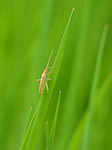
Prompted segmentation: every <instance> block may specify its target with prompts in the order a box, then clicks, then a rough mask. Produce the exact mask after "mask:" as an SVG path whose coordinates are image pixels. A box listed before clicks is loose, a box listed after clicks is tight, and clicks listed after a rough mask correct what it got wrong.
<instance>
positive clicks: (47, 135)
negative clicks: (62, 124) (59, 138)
mask: <svg viewBox="0 0 112 150" xmlns="http://www.w3.org/2000/svg"><path fill="white" fill-rule="evenodd" d="M46 150H50V142H49V129H48V121H46Z"/></svg>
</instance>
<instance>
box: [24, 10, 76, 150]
mask: <svg viewBox="0 0 112 150" xmlns="http://www.w3.org/2000/svg"><path fill="white" fill-rule="evenodd" d="M73 12H74V8H73V9H72V12H71V14H70V17H69V19H68V22H67V25H66V27H65V30H64V33H63V36H62V40H61V43H60V46H59V49H58V52H57V55H56V59H55V62H54V65H53V69H52V71H53V72H56V73H55V74H52V75H51V79H52V82H51V84H50V89H49V92H48V93H47V94H46V90H45V88H44V90H43V94H42V95H40V99H39V102H38V105H37V109H36V112H35V114H36V115H35V119H34V123H33V126H31V128H30V130H29V131H27V132H30V134H28V137H26V139H25V141H24V143H27V142H28V144H25V145H24V150H26V149H27V150H31V149H32V150H34V149H35V146H36V143H37V140H38V137H39V134H40V131H41V128H42V124H43V122H44V119H45V116H46V112H47V109H48V105H49V102H50V98H51V95H52V92H53V88H54V85H55V82H56V79H57V76H58V72H59V69H60V66H61V62H62V58H63V54H64V46H65V44H66V40H67V35H68V31H69V26H70V23H71V19H72V16H73ZM26 140H27V141H26Z"/></svg>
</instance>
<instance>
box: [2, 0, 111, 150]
mask: <svg viewBox="0 0 112 150" xmlns="http://www.w3.org/2000/svg"><path fill="white" fill-rule="evenodd" d="M73 7H75V12H74V16H73V19H72V23H71V26H70V32H69V36H68V40H67V43H66V49H65V54H64V59H63V61H62V65H61V69H60V72H59V75H58V79H57V81H56V85H55V88H54V91H53V94H52V99H51V102H50V105H49V109H48V112H47V114H46V120H48V121H49V124H51V122H52V119H53V117H54V112H55V108H56V104H57V98H58V92H59V90H60V89H61V90H62V96H61V105H60V110H59V116H58V122H57V128H56V134H55V142H54V150H66V149H70V150H72V149H73V150H81V149H82V147H81V143H82V139H83V134H79V133H80V132H81V130H83V129H82V128H84V124H85V123H84V122H83V119H84V116H85V113H86V112H87V106H88V101H89V96H90V91H91V85H92V80H93V75H94V70H95V64H96V57H97V52H98V48H99V44H100V39H101V35H102V32H103V28H104V25H105V24H108V25H109V30H108V35H107V38H106V44H105V48H104V54H103V60H102V64H101V74H100V81H99V86H98V91H97V95H98V96H96V99H95V100H96V102H97V103H96V104H95V107H94V117H93V123H92V125H91V135H92V136H91V140H90V143H89V149H90V150H112V83H111V84H109V87H108V88H107V85H106V83H107V82H108V78H109V75H110V72H111V70H112V0H32V1H30V0H19V1H17V0H10V1H8V0H4V1H3V0H0V149H1V150H19V149H20V146H21V143H22V138H23V133H24V128H25V124H26V120H27V115H28V112H29V109H30V106H32V107H33V110H35V107H36V104H37V101H38V96H39V94H38V84H37V83H36V79H38V78H40V75H41V74H42V72H43V70H44V69H45V66H46V63H47V60H48V57H49V55H50V52H51V50H52V49H53V50H54V54H53V56H55V55H56V53H57V49H58V46H59V43H60V40H61V37H62V34H63V31H64V28H65V25H66V23H67V19H68V17H69V14H70V12H71V9H72V8H73ZM104 87H105V88H106V90H104ZM102 95H103V96H102ZM43 129H45V125H43ZM77 132H78V133H77ZM75 133H76V139H75V140H74V135H75ZM82 133H84V132H83V131H82ZM77 134H78V135H79V136H78V137H77ZM37 145H38V149H39V150H44V149H45V134H44V130H43V131H42V133H41V135H40V139H39V140H38V142H37Z"/></svg>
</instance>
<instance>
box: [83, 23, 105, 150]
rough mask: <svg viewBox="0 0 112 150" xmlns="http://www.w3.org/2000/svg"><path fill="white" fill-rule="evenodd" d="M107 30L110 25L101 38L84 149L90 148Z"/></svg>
mask: <svg viewBox="0 0 112 150" xmlns="http://www.w3.org/2000/svg"><path fill="white" fill-rule="evenodd" d="M107 31H108V26H107V25H105V27H104V30H103V34H102V38H101V42H100V47H99V50H98V56H97V61H96V68H95V73H94V79H93V84H92V88H91V93H90V100H89V108H88V119H87V124H86V127H85V132H84V138H83V145H82V150H88V144H89V140H90V138H91V137H90V124H91V119H92V116H93V104H94V98H95V95H96V91H97V89H98V82H99V76H100V68H101V62H102V56H103V51H104V45H105V41H106V37H107Z"/></svg>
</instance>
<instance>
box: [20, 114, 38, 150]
mask: <svg viewBox="0 0 112 150" xmlns="http://www.w3.org/2000/svg"><path fill="white" fill-rule="evenodd" d="M35 117H36V113H34V115H33V117H32V119H31V121H30V123H29V126H28V127H27V131H25V136H24V139H23V142H22V146H21V149H22V150H25V149H26V147H27V144H28V141H29V137H30V134H31V130H32V126H33V123H34V120H35Z"/></svg>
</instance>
